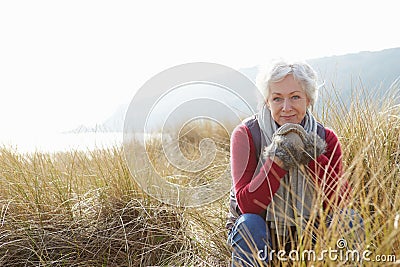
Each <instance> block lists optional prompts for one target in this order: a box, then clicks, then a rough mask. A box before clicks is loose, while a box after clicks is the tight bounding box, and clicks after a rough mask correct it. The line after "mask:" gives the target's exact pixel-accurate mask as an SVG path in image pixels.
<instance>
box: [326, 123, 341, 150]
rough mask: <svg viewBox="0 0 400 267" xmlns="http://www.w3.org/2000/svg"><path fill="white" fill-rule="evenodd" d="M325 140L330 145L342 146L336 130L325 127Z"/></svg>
mask: <svg viewBox="0 0 400 267" xmlns="http://www.w3.org/2000/svg"><path fill="white" fill-rule="evenodd" d="M325 142H326V144H327V145H328V147H329V146H334V147H336V146H340V142H339V138H338V136H337V134H336V133H335V131H334V130H332V129H330V128H328V127H325Z"/></svg>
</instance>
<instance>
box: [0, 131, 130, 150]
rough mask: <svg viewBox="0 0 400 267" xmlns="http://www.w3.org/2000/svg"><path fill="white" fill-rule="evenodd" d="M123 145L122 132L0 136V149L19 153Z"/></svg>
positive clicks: (92, 148) (93, 148) (91, 148)
mask: <svg viewBox="0 0 400 267" xmlns="http://www.w3.org/2000/svg"><path fill="white" fill-rule="evenodd" d="M122 143H123V133H122V132H82V133H71V132H68V133H40V134H38V133H36V134H30V133H28V132H27V133H19V134H13V135H8V136H5V135H1V134H0V148H5V149H11V150H13V151H15V152H18V153H35V152H43V153H56V152H66V151H71V150H79V151H88V150H95V149H104V148H111V147H115V146H117V147H120V146H122Z"/></svg>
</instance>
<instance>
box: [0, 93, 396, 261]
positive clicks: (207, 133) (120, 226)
mask: <svg viewBox="0 0 400 267" xmlns="http://www.w3.org/2000/svg"><path fill="white" fill-rule="evenodd" d="M393 92H394V93H392V95H390V96H386V97H385V98H384V100H382V101H379V100H377V99H375V98H373V97H372V96H367V97H363V98H361V97H358V96H354V97H353V101H352V104H351V105H350V106H346V105H344V104H342V101H341V100H340V99H339V98H337V97H336V96H335V95H331V96H329V95H326V96H324V97H323V99H324V105H323V106H324V108H323V109H322V112H321V114H320V119H321V121H323V122H324V123H325V125H326V126H328V127H330V128H332V129H334V130H335V132H336V133H337V134H338V136H339V137H340V141H341V143H342V149H343V162H344V170H345V173H344V176H345V177H346V178H347V179H348V180H349V182H350V184H351V186H352V188H353V192H352V201H351V203H350V205H351V207H352V208H354V209H356V210H358V211H359V213H360V215H361V216H362V217H363V218H364V222H365V233H366V240H365V245H366V246H368V249H370V250H371V251H373V255H372V256H374V255H378V254H381V255H395V256H396V258H397V259H400V229H399V228H396V227H395V218H396V215H398V214H399V213H400V194H399V193H400V189H399V184H400V106H399V105H398V103H399V101H398V98H397V97H398V96H397V95H396V91H395V90H394V91H393ZM229 130H232V129H229ZM204 138H212V139H214V140H215V144H216V147H217V153H216V158H215V160H214V161H213V162H212V164H211V165H210V167H209V168H207V169H205V170H202V171H201V172H199V173H195V174H193V175H194V176H193V177H197V178H199V179H198V180H195V181H193V179H189V180H187V181H186V182H185V183H194V185H201V184H204V183H206V182H208V181H210V179H211V180H212V179H214V178H215V177H216V176H218V174H216V173H220V172H221V171H222V170H224V169H225V168H226V167H227V165H228V164H229V136H227V133H226V132H225V131H223V130H221V129H217V130H216V129H214V128H212V127H211V128H210V127H209V126H204V127H203V128H202V127H192V128H190V127H189V128H187V129H183V130H182V132H181V135H180V140H179V146H180V149H181V150H182V151H183V153H184V154H185V155H186V156H187V157H188V158H190V159H192V160H193V159H197V158H199V157H200V156H201V155H200V154H199V150H198V149H197V147H198V144H199V141H200V140H201V139H204ZM148 149H149V155H150V156H151V157H153V158H154V160H155V161H157V162H158V164H159V165H158V168H161V169H162V168H164V171H165V174H166V176H168V177H169V178H168V179H172V180H170V182H174V180H173V177H174V175H177V172H176V170H174V169H173V168H171V167H170V166H169V165H168V164H166V162H165V159H163V157H162V155H160V152H161V151H162V150H161V149H160V143H159V142H157V141H156V140H155V141H154V142H152V143H150V147H148ZM134 175H135V173H134ZM184 175H187V176H188V175H189V174H188V173H184ZM171 177H172V178H171ZM189 178H190V175H189ZM181 182H182V181H178V183H181ZM189 185H192V184H189ZM227 193H228V192H227ZM0 206H1V213H0V266H149V265H160V266H165V265H174V266H190V265H192V266H227V265H228V264H229V260H230V251H229V248H228V247H227V245H226V238H227V233H226V230H225V219H226V213H227V211H228V195H225V196H222V198H221V199H220V200H218V201H215V202H213V203H211V204H208V205H205V206H203V207H200V208H182V207H175V206H170V205H166V204H162V203H160V202H158V201H157V200H155V199H153V198H151V197H149V196H147V195H146V194H145V193H143V192H142V191H141V189H140V188H138V186H137V185H136V183H135V181H134V179H133V178H132V176H131V173H130V172H129V170H128V167H127V165H126V161H125V158H124V155H123V150H122V148H121V147H113V148H110V149H99V150H94V151H86V152H81V151H70V152H64V153H55V154H43V153H39V152H36V153H31V154H21V153H19V152H18V151H15V150H13V149H10V148H1V149H0ZM338 227H339V226H338V225H336V226H334V227H333V229H326V228H325V229H321V230H320V232H319V237H318V241H317V245H316V250H321V249H323V247H324V246H331V247H334V246H335V244H336V241H337V239H338V238H339V237H340V234H339V232H340V231H336V229H338ZM372 256H371V257H372ZM311 264H313V265H314V266H337V265H340V264H341V263H338V262H327V261H325V262H314V263H311V262H308V263H306V262H302V263H295V264H294V266H311ZM365 264H366V265H367V266H368V265H371V266H374V265H375V264H376V263H372V262H371V263H365ZM385 264H386V265H390V263H385ZM343 265H344V263H343Z"/></svg>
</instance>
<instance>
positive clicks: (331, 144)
mask: <svg viewBox="0 0 400 267" xmlns="http://www.w3.org/2000/svg"><path fill="white" fill-rule="evenodd" d="M325 136H326V137H325V141H326V143H327V147H326V152H325V153H324V154H321V155H320V156H319V157H318V158H317V159H316V160H312V161H310V163H309V164H308V167H309V171H310V174H311V176H312V177H314V179H315V180H316V182H317V185H318V186H319V187H320V188H322V190H323V191H324V194H325V197H326V199H325V201H324V208H329V206H331V205H336V206H337V205H340V204H344V202H346V200H347V198H348V195H349V192H350V187H349V185H348V183H347V181H346V180H345V179H344V178H342V149H341V146H340V142H339V139H338V137H337V136H336V134H335V133H334V132H333V131H332V130H330V129H325Z"/></svg>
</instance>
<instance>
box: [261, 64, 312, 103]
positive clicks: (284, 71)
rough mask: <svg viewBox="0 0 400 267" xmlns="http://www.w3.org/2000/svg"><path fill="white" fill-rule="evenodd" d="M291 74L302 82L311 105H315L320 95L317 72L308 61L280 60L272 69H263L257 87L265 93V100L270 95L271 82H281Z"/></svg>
mask: <svg viewBox="0 0 400 267" xmlns="http://www.w3.org/2000/svg"><path fill="white" fill-rule="evenodd" d="M289 74H292V75H293V78H294V79H295V80H296V81H299V82H300V85H301V87H302V88H303V89H304V91H305V93H306V95H307V97H308V98H309V100H310V104H311V106H314V104H315V102H316V101H317V95H318V86H317V74H316V72H315V71H314V69H313V68H312V67H311V66H310V65H309V64H308V63H306V62H296V63H288V62H284V61H280V62H278V63H276V64H274V66H273V67H272V69H271V70H270V71H261V72H260V73H259V74H258V76H257V87H258V89H259V90H260V91H261V93H262V94H263V96H264V100H265V99H267V98H268V96H269V93H270V86H271V83H276V82H280V81H282V80H283V79H284V78H285V77H286V76H287V75H289Z"/></svg>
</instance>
